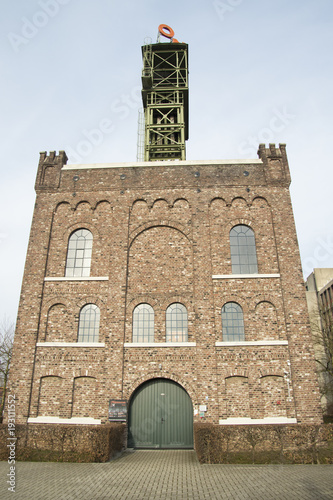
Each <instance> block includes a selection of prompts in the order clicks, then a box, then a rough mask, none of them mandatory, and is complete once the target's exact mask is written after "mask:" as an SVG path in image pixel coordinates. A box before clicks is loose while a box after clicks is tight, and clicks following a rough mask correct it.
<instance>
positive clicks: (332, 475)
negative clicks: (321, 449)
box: [0, 450, 333, 500]
mask: <svg viewBox="0 0 333 500" xmlns="http://www.w3.org/2000/svg"><path fill="white" fill-rule="evenodd" d="M8 472H9V466H8V464H7V463H6V462H0V498H1V499H2V500H6V499H15V500H53V499H54V500H74V499H80V500H93V499H96V500H109V499H110V500H120V499H121V500H125V499H126V500H127V499H128V500H134V499H135V500H141V499H149V500H155V499H156V500H157V499H158V500H166V499H176V500H178V499H179V500H183V499H184V500H185V499H197V500H206V499H207V500H208V499H209V500H214V499H223V500H229V499H230V500H231V499H233V500H251V499H253V500H298V499H299V500H315V499H319V500H331V499H333V467H332V466H331V465H200V464H199V463H198V461H197V458H196V454H195V452H194V451H192V450H184V451H183V450H167V451H155V450H140V451H134V452H131V451H127V452H126V453H124V454H123V455H122V456H121V457H120V458H118V459H116V460H113V461H111V462H108V463H103V464H74V463H50V462H45V463H32V462H21V463H18V464H17V471H16V473H17V483H16V484H17V486H16V492H15V493H10V492H8V491H7V486H6V480H7V477H6V474H7V473H8Z"/></svg>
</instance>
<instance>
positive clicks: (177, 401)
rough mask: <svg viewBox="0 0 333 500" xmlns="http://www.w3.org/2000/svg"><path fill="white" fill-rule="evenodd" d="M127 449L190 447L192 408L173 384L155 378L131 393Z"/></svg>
mask: <svg viewBox="0 0 333 500" xmlns="http://www.w3.org/2000/svg"><path fill="white" fill-rule="evenodd" d="M128 446H129V447H130V448H193V409H192V402H191V399H190V397H189V395H188V394H187V392H186V391H185V390H184V389H183V388H182V387H181V386H180V385H178V384H177V383H176V382H173V381H172V380H167V379H163V378H161V379H154V380H150V381H148V382H146V383H145V384H142V385H141V386H140V387H139V388H138V389H137V390H136V391H135V393H134V395H133V397H132V400H131V403H130V408H129V416H128Z"/></svg>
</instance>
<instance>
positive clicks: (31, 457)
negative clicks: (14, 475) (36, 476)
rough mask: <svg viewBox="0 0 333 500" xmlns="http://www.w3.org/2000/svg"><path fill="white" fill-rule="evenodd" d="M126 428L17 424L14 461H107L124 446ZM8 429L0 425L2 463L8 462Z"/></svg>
mask: <svg viewBox="0 0 333 500" xmlns="http://www.w3.org/2000/svg"><path fill="white" fill-rule="evenodd" d="M125 429H126V426H125V425H124V424H121V423H119V424H118V423H110V424H105V425H67V424H17V425H16V427H15V437H16V438H17V441H16V447H15V460H18V461H37V462H40V461H43V462H48V461H49V462H107V461H108V460H110V458H112V456H114V455H115V454H117V453H119V452H120V451H121V450H122V449H123V448H124V444H125ZM9 437H10V436H9V434H8V427H7V425H6V424H1V425H0V460H8V457H9V449H8V447H7V445H8V443H10V441H9V440H8V438H9Z"/></svg>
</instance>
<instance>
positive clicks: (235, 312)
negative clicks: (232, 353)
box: [222, 302, 245, 342]
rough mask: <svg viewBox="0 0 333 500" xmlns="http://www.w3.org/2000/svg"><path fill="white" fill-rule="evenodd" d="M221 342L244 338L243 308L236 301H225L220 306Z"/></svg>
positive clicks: (237, 340)
mask: <svg viewBox="0 0 333 500" xmlns="http://www.w3.org/2000/svg"><path fill="white" fill-rule="evenodd" d="M222 339H223V342H240V341H243V340H245V333H244V319H243V310H242V308H241V306H240V305H239V304H237V303H236V302H227V303H226V304H224V306H223V307H222Z"/></svg>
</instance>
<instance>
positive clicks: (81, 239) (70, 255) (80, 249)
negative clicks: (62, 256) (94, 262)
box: [65, 229, 93, 277]
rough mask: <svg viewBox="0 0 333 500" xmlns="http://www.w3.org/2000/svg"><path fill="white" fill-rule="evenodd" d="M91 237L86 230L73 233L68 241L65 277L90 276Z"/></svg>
mask: <svg viewBox="0 0 333 500" xmlns="http://www.w3.org/2000/svg"><path fill="white" fill-rule="evenodd" d="M92 244H93V235H92V233H91V232H90V231H89V230H88V229H78V230H77V231H74V233H72V234H71V235H70V237H69V240H68V249H67V259H66V271H65V276H73V277H75V276H77V277H79V276H90V266H91V253H92Z"/></svg>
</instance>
